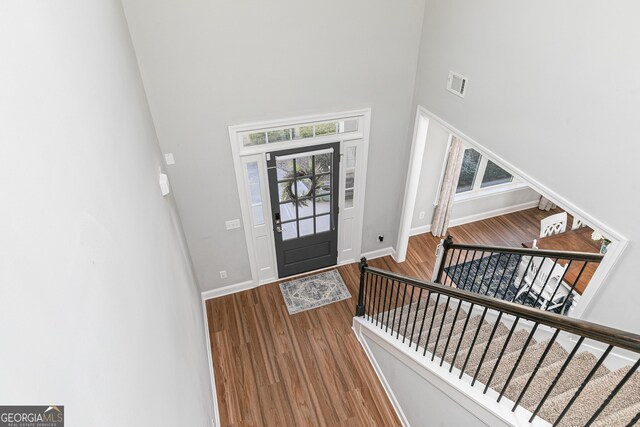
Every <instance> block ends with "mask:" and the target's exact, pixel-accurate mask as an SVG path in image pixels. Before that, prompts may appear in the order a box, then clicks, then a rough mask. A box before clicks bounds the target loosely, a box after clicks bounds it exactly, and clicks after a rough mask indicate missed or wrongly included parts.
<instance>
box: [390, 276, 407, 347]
mask: <svg viewBox="0 0 640 427" xmlns="http://www.w3.org/2000/svg"><path fill="white" fill-rule="evenodd" d="M403 285H404V292H402V303H401V305H400V318H399V319H398V331H397V334H396V339H398V338H399V337H400V328H401V327H402V313H403V312H404V300H405V298H406V296H407V284H406V283H403ZM398 287H400V282H398ZM398 292H399V291H398ZM394 318H395V315H394ZM393 323H396V322H395V320H394V321H393Z"/></svg>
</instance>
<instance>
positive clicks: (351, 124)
mask: <svg viewBox="0 0 640 427" xmlns="http://www.w3.org/2000/svg"><path fill="white" fill-rule="evenodd" d="M358 122H359V120H358V119H348V120H338V121H330V122H322V123H304V124H302V125H300V126H293V127H286V128H274V129H269V130H266V131H260V132H249V133H245V134H243V135H242V145H243V146H244V147H251V146H254V145H263V144H273V143H275V142H285V141H297V140H304V139H308V138H316V137H321V136H328V135H340V134H345V133H351V132H357V131H358Z"/></svg>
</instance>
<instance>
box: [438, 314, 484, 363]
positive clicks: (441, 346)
mask: <svg viewBox="0 0 640 427" xmlns="http://www.w3.org/2000/svg"><path fill="white" fill-rule="evenodd" d="M465 317H466V316H465ZM480 318H481V317H480V316H473V317H472V318H471V319H469V322H468V323H467V330H466V331H465V332H467V331H470V330H472V331H475V330H476V329H477V328H478V325H479V324H480ZM465 320H466V318H465V319H458V320H457V321H456V322H455V323H454V324H450V327H449V329H445V330H444V331H443V332H442V335H440V341H438V347H437V348H436V356H437V357H442V354H443V352H444V350H445V347H446V348H447V354H448V353H449V351H450V350H451V348H453V349H454V350H455V347H456V346H457V345H458V341H459V340H460V337H461V334H462V329H463V328H464V324H465ZM484 323H485V324H488V323H487V322H486V321H484ZM451 327H453V333H450V332H451ZM449 336H450V337H451V339H449V346H448V347H447V339H448V337H449ZM434 346H435V342H430V343H429V348H428V350H429V351H430V352H432V351H433V350H434Z"/></svg>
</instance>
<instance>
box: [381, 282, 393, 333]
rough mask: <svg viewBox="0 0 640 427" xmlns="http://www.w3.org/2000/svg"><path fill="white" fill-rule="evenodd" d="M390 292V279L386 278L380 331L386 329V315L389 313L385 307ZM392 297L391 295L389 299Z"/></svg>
mask: <svg viewBox="0 0 640 427" xmlns="http://www.w3.org/2000/svg"><path fill="white" fill-rule="evenodd" d="M388 292H389V278H388V277H385V278H384V297H383V298H382V320H381V321H380V329H382V328H383V327H384V315H385V314H386V313H387V310H386V309H385V307H386V306H387V293H388ZM390 298H391V295H389V299H390Z"/></svg>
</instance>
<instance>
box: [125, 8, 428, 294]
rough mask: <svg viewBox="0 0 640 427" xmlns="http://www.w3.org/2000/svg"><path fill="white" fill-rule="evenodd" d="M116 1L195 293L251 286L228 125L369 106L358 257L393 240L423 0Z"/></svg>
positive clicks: (395, 231)
mask: <svg viewBox="0 0 640 427" xmlns="http://www.w3.org/2000/svg"><path fill="white" fill-rule="evenodd" d="M123 3H124V6H125V11H126V15H127V19H128V22H129V26H130V29H131V33H132V38H133V42H134V46H135V49H136V53H137V56H138V61H139V63H140V68H141V71H142V76H143V80H144V84H145V88H146V90H147V94H148V98H149V104H150V106H151V111H152V115H153V118H154V122H155V125H156V130H157V132H158V137H159V140H160V145H161V147H162V149H163V150H164V151H165V152H173V153H174V154H175V158H176V162H177V163H176V165H175V166H172V167H171V168H170V170H169V173H170V177H171V179H172V184H173V186H174V189H175V194H176V199H177V203H178V207H179V211H180V216H181V218H182V220H183V224H184V228H185V233H186V235H187V240H188V242H189V249H190V252H191V255H192V258H193V262H194V266H195V270H196V273H197V277H198V281H199V283H200V285H201V288H202V290H209V289H213V288H217V287H221V286H224V285H229V284H234V283H239V282H243V281H245V280H248V279H250V269H249V261H248V256H247V248H246V244H245V239H244V236H243V230H242V229H236V230H232V231H226V230H225V226H224V221H225V220H229V219H234V218H240V217H241V212H240V204H239V200H238V196H237V190H236V184H235V179H234V172H233V163H232V157H231V149H230V144H229V137H228V129H227V127H228V126H229V125H234V124H241V123H247V122H253V121H260V120H266V119H277V118H286V117H292V116H298V115H305V114H313V113H326V112H333V111H342V110H350V109H354V108H361V107H372V109H373V112H372V130H371V141H370V143H371V145H370V157H369V168H368V177H367V187H368V191H367V194H366V203H365V217H364V237H363V247H362V250H363V251H371V250H375V249H379V248H383V247H387V246H389V245H390V244H392V242H395V240H396V234H397V225H398V220H399V216H400V210H401V204H402V190H401V189H402V188H403V186H404V179H405V169H404V167H405V163H406V160H405V159H406V158H407V157H408V152H409V147H408V146H407V144H406V141H407V140H408V138H409V136H408V132H409V128H410V127H412V125H413V123H412V117H411V116H412V115H413V111H415V110H413V111H412V110H411V99H412V96H413V84H414V78H415V71H416V67H417V51H418V43H419V40H420V34H421V26H422V16H423V5H424V0H408V1H404V2H402V3H401V4H399V3H397V2H389V1H384V0H374V1H368V0H355V1H349V2H343V1H339V0H329V1H323V2H299V1H293V0H278V1H268V2H266V1H258V0H241V1H224V2H213V1H198V0H168V1H163V2H157V1H154V0H123ZM378 234H384V235H385V241H384V242H383V243H379V242H378V241H377V240H376V236H377V235H378ZM220 270H226V271H227V272H228V278H227V279H224V280H223V279H220V276H219V271H220Z"/></svg>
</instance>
